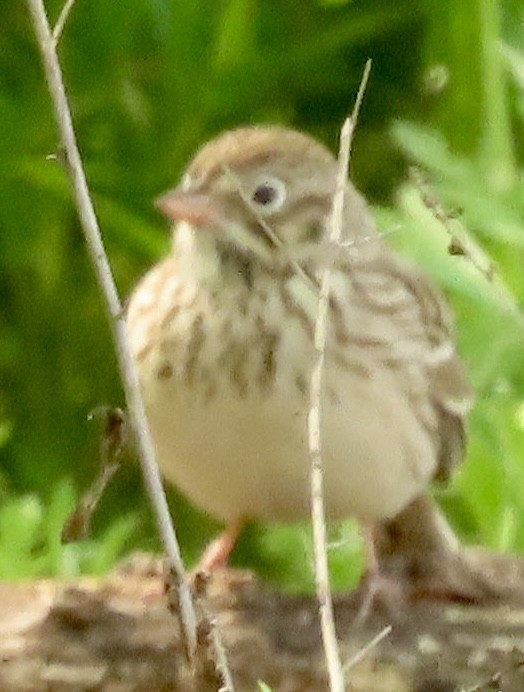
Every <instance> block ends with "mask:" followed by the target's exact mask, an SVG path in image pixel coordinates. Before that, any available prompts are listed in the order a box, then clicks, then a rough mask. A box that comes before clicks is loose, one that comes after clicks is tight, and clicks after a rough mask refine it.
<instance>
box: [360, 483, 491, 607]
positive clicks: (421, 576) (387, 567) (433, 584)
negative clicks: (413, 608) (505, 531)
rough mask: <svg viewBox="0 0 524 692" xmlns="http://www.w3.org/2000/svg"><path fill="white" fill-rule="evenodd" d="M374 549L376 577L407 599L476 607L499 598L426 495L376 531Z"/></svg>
mask: <svg viewBox="0 0 524 692" xmlns="http://www.w3.org/2000/svg"><path fill="white" fill-rule="evenodd" d="M374 547H375V554H376V558H377V562H378V565H379V568H380V571H381V573H382V574H383V575H384V576H387V577H389V578H391V579H394V580H397V581H398V582H400V583H402V585H403V587H404V588H405V589H406V590H407V595H408V596H409V597H410V598H412V599H421V598H430V599H442V600H451V601H461V602H470V603H482V602H485V601H492V600H496V599H497V597H498V595H499V594H498V592H497V589H496V588H495V585H494V584H492V583H490V582H489V580H488V578H487V577H486V576H485V575H484V574H482V573H481V572H480V570H479V569H477V568H476V567H475V565H474V564H473V563H472V561H471V560H470V559H469V558H468V554H467V551H466V550H465V549H464V548H463V546H461V544H460V542H459V540H458V539H457V537H456V536H455V534H454V533H453V531H452V529H451V527H450V526H449V524H448V523H447V522H446V520H445V519H444V517H443V516H442V515H441V513H440V512H439V510H438V508H437V507H436V505H435V503H434V502H433V501H432V500H431V498H430V497H429V496H427V495H421V496H420V497H419V498H417V499H416V500H414V501H413V502H412V503H411V504H410V505H408V507H406V509H404V510H403V511H402V512H401V513H400V514H399V515H398V516H397V517H395V519H393V520H391V521H388V522H384V523H383V524H381V525H380V526H378V527H376V530H375V533H374Z"/></svg>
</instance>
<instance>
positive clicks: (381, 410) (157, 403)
mask: <svg viewBox="0 0 524 692" xmlns="http://www.w3.org/2000/svg"><path fill="white" fill-rule="evenodd" d="M389 379H390V378H388V377H387V373H384V372H383V373H382V376H379V375H378V374H377V376H376V377H374V378H373V380H372V381H371V382H370V381H369V380H366V381H363V380H362V379H361V378H360V377H358V376H355V375H354V374H353V375H352V374H350V373H345V374H344V376H342V377H340V373H339V378H338V386H337V392H336V393H337V395H338V398H339V401H338V402H336V403H335V402H325V404H324V414H323V427H322V441H323V446H324V450H323V465H324V499H325V503H326V512H327V514H328V516H329V518H332V519H340V518H344V517H347V516H356V517H358V518H360V519H365V520H375V519H379V518H385V517H391V516H394V515H395V514H396V513H397V512H399V511H400V510H401V509H402V508H403V507H404V506H405V505H406V504H407V503H408V502H409V501H410V500H411V499H413V498H414V497H415V496H416V495H417V494H418V493H420V492H421V490H422V489H423V488H424V486H425V485H426V484H427V482H428V480H429V478H430V477H431V475H432V474H433V472H434V468H435V453H434V450H433V448H432V445H431V444H430V441H429V438H428V436H427V435H426V434H425V433H424V432H423V431H422V430H421V429H420V427H419V426H418V424H417V422H416V420H415V418H414V416H413V414H412V412H411V410H410V408H409V407H408V406H407V405H406V403H405V402H403V400H402V398H401V397H399V395H398V393H397V392H395V391H394V390H393V389H392V384H393V383H392V381H388V380H389ZM304 404H305V401H304V399H303V398H302V397H299V396H297V395H295V396H293V394H291V393H290V392H280V393H279V392H274V393H273V394H271V395H269V396H268V397H267V398H266V399H264V400H262V401H261V400H260V399H259V398H257V399H256V400H255V399H254V398H249V397H248V398H247V399H242V400H240V399H238V398H235V397H234V396H232V394H231V393H226V392H225V391H224V392H222V393H220V392H218V393H217V396H216V397H215V399H214V400H213V401H212V402H210V403H208V404H207V405H202V403H201V402H199V401H198V400H195V398H194V397H192V396H190V395H189V394H188V393H187V392H185V390H183V389H182V390H181V391H178V392H177V390H176V388H175V387H173V384H172V383H163V382H160V381H159V382H157V383H156V387H155V390H154V391H151V390H150V391H149V395H148V397H147V407H148V413H149V417H150V421H151V425H152V430H153V435H154V438H155V441H156V446H157V451H158V457H159V463H160V465H161V468H162V471H163V473H164V474H165V476H166V477H167V478H168V479H169V480H170V481H172V482H173V483H175V484H176V485H177V486H178V487H179V488H180V489H181V490H182V491H183V492H184V493H185V494H187V496H188V497H189V498H191V499H192V500H193V502H194V503H195V504H196V505H198V506H200V507H201V508H202V509H204V510H205V511H207V512H209V513H210V514H211V515H213V516H214V517H216V518H218V519H222V520H225V521H230V520H232V519H234V518H236V517H250V518H256V519H262V520H265V521H293V520H300V519H304V518H307V517H308V516H309V512H310V456H309V453H308V444H307V439H308V432H307V407H306V406H305V405H304Z"/></svg>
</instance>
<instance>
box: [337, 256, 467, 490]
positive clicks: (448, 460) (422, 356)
mask: <svg viewBox="0 0 524 692" xmlns="http://www.w3.org/2000/svg"><path fill="white" fill-rule="evenodd" d="M372 252H373V250H372V251H369V254H368V256H367V257H360V258H359V257H358V255H357V257H356V262H355V261H353V262H352V263H351V264H348V267H347V269H348V272H350V274H351V276H352V283H353V285H354V286H355V288H356V289H357V290H356V291H355V294H356V295H358V297H359V300H360V301H361V304H362V307H365V308H366V309H365V310H364V309H363V310H362V311H361V315H362V316H365V315H366V314H367V315H371V316H372V317H371V320H372V322H371V323H370V325H366V326H365V327H364V329H363V331H364V332H366V333H367V335H369V334H371V333H374V334H375V335H377V336H378V335H379V334H380V335H382V344H380V345H379V346H378V347H379V348H382V350H383V356H382V357H383V359H384V360H385V361H386V360H387V362H389V363H390V365H391V367H397V368H400V369H403V371H404V376H405V381H406V387H407V388H408V389H407V391H408V395H409V396H410V398H411V399H412V401H413V406H414V407H415V409H416V410H418V412H419V416H420V419H421V422H422V423H423V424H424V425H425V426H426V427H427V429H428V433H429V434H430V435H431V436H432V437H433V439H434V442H435V445H436V448H437V460H438V466H437V470H436V472H435V478H436V479H438V480H446V479H447V478H448V477H449V475H450V472H451V470H452V469H453V467H454V466H455V465H456V464H457V463H459V462H460V461H461V459H462V457H463V455H464V448H465V442H466V430H465V419H466V415H467V413H468V411H469V409H470V407H471V400H472V397H471V391H470V388H469V386H468V383H467V379H466V375H465V370H464V366H463V363H462V361H461V360H460V358H459V356H458V354H457V352H456V349H455V345H454V340H453V320H452V316H451V312H450V310H449V308H448V306H447V305H446V303H445V301H444V299H443V297H442V296H441V295H440V293H439V292H438V290H437V289H436V288H435V287H434V286H433V284H432V283H431V281H430V280H429V279H428V278H427V277H426V276H425V275H424V274H422V273H421V272H420V271H418V270H416V269H414V268H413V267H412V266H411V265H408V264H407V263H405V262H404V261H403V260H402V259H400V258H399V257H398V256H397V255H396V254H394V253H393V252H391V251H389V250H388V249H386V248H384V247H383V246H380V245H375V247H374V252H375V255H374V256H370V255H371V253H372ZM359 254H360V252H359ZM356 284H358V285H356ZM354 299H355V298H353V300H354ZM364 304H365V305H364ZM363 319H364V317H363V318H362V320H360V324H361V325H362V321H363ZM362 326H363V325H362ZM363 340H364V339H363ZM378 341H379V342H380V338H379V339H378Z"/></svg>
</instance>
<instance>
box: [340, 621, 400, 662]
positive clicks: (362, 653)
mask: <svg viewBox="0 0 524 692" xmlns="http://www.w3.org/2000/svg"><path fill="white" fill-rule="evenodd" d="M392 629H393V628H392V627H391V625H388V626H387V627H384V629H383V630H381V631H380V632H379V633H378V634H377V635H376V636H375V637H373V639H371V640H370V641H369V642H368V643H367V644H365V645H364V646H363V647H362V648H360V649H359V650H358V651H357V653H356V654H355V655H354V656H352V657H351V658H350V659H349V660H348V661H346V663H344V669H343V670H344V674H347V673H348V671H349V670H351V668H353V667H354V666H356V665H357V663H360V661H362V660H363V659H364V658H365V657H366V656H367V655H368V654H369V652H370V651H371V650H372V649H374V648H375V647H376V646H378V645H379V644H380V642H381V641H383V640H384V639H385V638H386V637H389V635H390V634H391V630H392Z"/></svg>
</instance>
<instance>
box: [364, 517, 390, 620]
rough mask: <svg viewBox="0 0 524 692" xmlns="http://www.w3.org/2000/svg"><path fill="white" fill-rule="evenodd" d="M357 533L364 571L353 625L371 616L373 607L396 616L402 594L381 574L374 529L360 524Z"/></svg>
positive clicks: (371, 526) (365, 524)
mask: <svg viewBox="0 0 524 692" xmlns="http://www.w3.org/2000/svg"><path fill="white" fill-rule="evenodd" d="M359 532H360V536H361V538H362V542H363V548H364V565H365V570H364V573H363V575H362V577H361V580H360V584H359V587H358V592H357V593H358V597H359V599H360V602H359V605H358V610H357V614H356V617H355V620H354V624H356V625H361V624H363V623H364V622H365V621H366V620H367V619H368V617H369V616H370V615H371V613H372V611H373V608H374V606H376V605H380V606H383V607H384V609H385V610H386V611H387V612H388V613H389V614H392V615H397V614H398V610H399V603H400V602H401V597H402V593H401V590H400V588H399V584H398V582H396V581H394V580H391V579H389V578H388V577H386V576H385V575H383V574H382V571H381V564H380V562H379V559H378V555H377V552H376V549H375V538H374V533H375V527H374V526H373V525H372V524H369V523H366V522H362V523H361V524H360V525H359Z"/></svg>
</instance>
